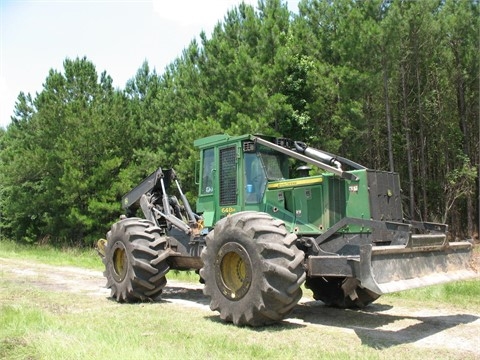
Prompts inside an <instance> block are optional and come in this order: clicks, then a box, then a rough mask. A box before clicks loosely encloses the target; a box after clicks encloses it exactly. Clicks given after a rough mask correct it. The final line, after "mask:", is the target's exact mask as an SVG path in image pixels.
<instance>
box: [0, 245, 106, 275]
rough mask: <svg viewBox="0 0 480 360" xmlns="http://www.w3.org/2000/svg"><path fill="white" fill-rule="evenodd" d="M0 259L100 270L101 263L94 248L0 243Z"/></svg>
mask: <svg viewBox="0 0 480 360" xmlns="http://www.w3.org/2000/svg"><path fill="white" fill-rule="evenodd" d="M0 257H6V258H18V259H29V260H36V261H39V262H42V263H44V264H49V265H68V266H78V267H81V268H86V269H92V270H101V269H102V268H103V263H102V261H101V259H100V257H99V256H98V254H97V251H96V250H95V249H94V248H83V249H80V248H57V247H53V246H50V245H24V244H19V243H16V242H14V241H10V240H1V241H0Z"/></svg>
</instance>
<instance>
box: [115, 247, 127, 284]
mask: <svg viewBox="0 0 480 360" xmlns="http://www.w3.org/2000/svg"><path fill="white" fill-rule="evenodd" d="M113 270H114V272H115V279H116V280H117V281H122V280H123V279H124V278H125V274H126V272H127V254H126V252H125V248H124V247H119V248H116V249H115V251H114V252H113Z"/></svg>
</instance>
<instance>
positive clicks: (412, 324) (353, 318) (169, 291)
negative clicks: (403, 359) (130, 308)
mask: <svg viewBox="0 0 480 360" xmlns="http://www.w3.org/2000/svg"><path fill="white" fill-rule="evenodd" d="M165 302H167V303H168V302H171V303H180V304H182V303H183V304H186V305H188V306H192V307H202V308H203V309H204V310H207V311H209V298H208V297H206V296H205V295H203V292H202V285H196V286H195V285H193V286H191V287H183V286H179V285H175V284H171V283H169V284H167V286H166V287H165V289H164V290H163V292H162V294H161V297H159V298H158V299H156V300H155V301H154V303H165ZM390 309H392V306H390V305H386V304H381V303H374V304H371V305H370V306H368V307H367V308H365V309H361V310H351V309H337V308H332V307H328V306H325V305H324V304H323V303H322V302H321V301H309V302H305V303H301V304H298V305H297V306H296V307H295V308H294V309H293V311H292V312H291V313H290V315H289V316H288V317H287V318H286V319H285V320H284V321H282V322H279V323H277V324H274V325H270V326H265V327H258V328H249V327H245V328H247V329H250V330H251V331H254V332H263V331H270V332H271V331H285V330H286V329H298V328H304V327H306V326H308V325H318V326H328V327H337V328H342V329H351V330H352V331H353V332H354V333H355V334H356V335H357V336H358V338H359V339H360V340H361V341H362V344H363V345H366V346H369V347H371V348H375V349H383V348H389V347H392V346H397V345H401V344H409V343H414V342H417V341H419V340H422V339H424V338H427V337H429V336H432V335H435V334H437V333H440V332H442V331H444V330H447V329H450V328H453V327H455V326H458V325H461V324H468V323H472V322H474V321H476V320H478V319H479V317H478V316H474V315H471V314H455V315H438V316H414V315H394V314H387V313H383V312H385V311H388V310H390ZM205 319H207V320H210V321H212V322H215V323H222V324H225V323H224V322H223V321H222V320H221V319H220V316H219V315H218V313H212V314H211V315H206V316H205ZM225 326H234V325H232V324H225Z"/></svg>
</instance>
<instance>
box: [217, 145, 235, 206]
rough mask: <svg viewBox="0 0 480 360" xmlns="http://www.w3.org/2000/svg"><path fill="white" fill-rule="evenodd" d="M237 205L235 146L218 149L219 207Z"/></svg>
mask: <svg viewBox="0 0 480 360" xmlns="http://www.w3.org/2000/svg"><path fill="white" fill-rule="evenodd" d="M236 204H237V162H236V149H235V146H232V147H229V148H225V149H220V205H221V206H225V205H236Z"/></svg>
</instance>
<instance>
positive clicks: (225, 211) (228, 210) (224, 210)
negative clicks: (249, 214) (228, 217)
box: [220, 207, 237, 214]
mask: <svg viewBox="0 0 480 360" xmlns="http://www.w3.org/2000/svg"><path fill="white" fill-rule="evenodd" d="M220 211H221V212H222V214H230V213H234V212H235V211H237V209H235V208H233V207H224V208H221V209H220Z"/></svg>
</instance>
